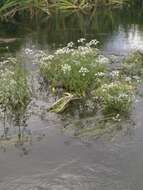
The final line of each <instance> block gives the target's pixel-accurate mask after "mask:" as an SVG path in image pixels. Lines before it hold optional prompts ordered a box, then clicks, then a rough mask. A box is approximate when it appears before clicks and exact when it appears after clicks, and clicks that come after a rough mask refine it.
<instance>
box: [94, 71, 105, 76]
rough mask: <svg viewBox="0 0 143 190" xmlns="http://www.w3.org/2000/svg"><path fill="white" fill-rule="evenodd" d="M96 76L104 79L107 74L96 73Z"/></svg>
mask: <svg viewBox="0 0 143 190" xmlns="http://www.w3.org/2000/svg"><path fill="white" fill-rule="evenodd" d="M95 76H96V77H104V76H105V73H104V72H97V73H95Z"/></svg>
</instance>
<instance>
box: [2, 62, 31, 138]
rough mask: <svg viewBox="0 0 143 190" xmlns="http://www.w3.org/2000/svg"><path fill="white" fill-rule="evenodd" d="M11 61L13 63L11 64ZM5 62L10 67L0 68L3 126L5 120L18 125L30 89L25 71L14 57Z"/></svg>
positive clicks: (25, 106) (26, 104)
mask: <svg viewBox="0 0 143 190" xmlns="http://www.w3.org/2000/svg"><path fill="white" fill-rule="evenodd" d="M12 61H13V62H14V63H15V65H12ZM5 63H6V64H10V63H11V67H4V68H2V69H0V73H1V74H0V109H1V114H2V115H3V116H4V128H5V124H6V120H7V122H9V120H10V121H12V122H13V123H14V126H18V127H19V135H20V133H21V132H20V127H21V122H22V119H23V118H24V113H25V111H26V109H27V106H28V104H29V102H30V96H31V95H30V90H29V87H28V84H27V79H26V73H25V72H24V71H23V70H22V68H20V65H18V62H17V60H16V59H13V58H9V59H8V60H6V61H5ZM4 132H5V131H4Z"/></svg>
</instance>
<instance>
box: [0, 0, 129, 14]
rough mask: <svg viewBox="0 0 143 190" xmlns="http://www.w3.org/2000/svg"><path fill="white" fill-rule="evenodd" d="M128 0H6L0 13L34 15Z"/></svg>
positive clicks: (112, 4)
mask: <svg viewBox="0 0 143 190" xmlns="http://www.w3.org/2000/svg"><path fill="white" fill-rule="evenodd" d="M127 2H128V1H127V0H108V1H106V0H93V1H91V0H78V1H75V0H58V1H48V0H21V1H19V0H6V1H2V2H1V3H0V14H1V16H2V17H13V16H15V15H17V14H19V15H22V14H25V13H30V16H31V17H33V16H35V15H38V14H39V13H46V14H51V10H55V9H56V10H89V11H90V10H91V9H92V8H96V7H107V6H111V7H117V6H121V5H123V4H124V3H127Z"/></svg>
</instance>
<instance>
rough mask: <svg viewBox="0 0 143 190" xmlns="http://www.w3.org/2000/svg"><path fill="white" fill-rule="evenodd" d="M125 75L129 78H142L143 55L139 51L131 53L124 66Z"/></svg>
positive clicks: (124, 61)
mask: <svg viewBox="0 0 143 190" xmlns="http://www.w3.org/2000/svg"><path fill="white" fill-rule="evenodd" d="M122 71H123V73H125V74H127V75H129V76H131V77H132V76H135V75H137V76H141V75H142V74H143V54H142V53H141V52H139V51H136V52H134V53H130V54H129V55H128V56H127V57H126V58H125V59H124V60H123V64H122Z"/></svg>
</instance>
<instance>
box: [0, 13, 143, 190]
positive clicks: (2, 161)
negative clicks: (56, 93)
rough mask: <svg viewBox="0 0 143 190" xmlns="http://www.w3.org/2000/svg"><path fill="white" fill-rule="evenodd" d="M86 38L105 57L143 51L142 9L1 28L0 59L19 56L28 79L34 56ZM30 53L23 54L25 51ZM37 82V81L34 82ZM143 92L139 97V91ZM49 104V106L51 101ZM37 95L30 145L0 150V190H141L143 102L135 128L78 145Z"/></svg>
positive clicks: (138, 106) (137, 106) (30, 123)
mask: <svg viewBox="0 0 143 190" xmlns="http://www.w3.org/2000/svg"><path fill="white" fill-rule="evenodd" d="M81 37H84V38H86V39H87V40H90V39H93V38H96V39H97V40H99V41H100V48H101V49H102V50H103V51H104V52H105V53H106V54H115V55H125V54H127V53H128V52H130V51H133V50H136V49H138V50H140V51H143V22H142V12H141V11H140V10H130V11H128V10H120V11H117V10H116V11H113V12H112V11H111V10H109V11H107V10H106V11H104V12H103V11H100V12H96V13H93V14H88V15H83V14H79V13H71V14H60V15H56V16H54V17H50V18H49V17H48V18H44V19H43V20H41V22H39V21H38V20H34V21H32V20H28V19H27V20H26V19H25V21H22V24H21V20H16V21H14V22H11V23H6V24H0V38H8V39H10V38H16V40H15V41H13V42H11V43H5V42H1V43H0V51H1V54H4V55H7V54H10V53H12V54H14V55H17V56H21V57H22V59H23V63H24V65H25V67H26V68H28V70H29V72H30V73H31V74H32V73H33V72H35V71H36V69H37V67H35V64H34V63H35V61H36V60H35V54H36V53H37V52H39V51H40V50H45V49H47V50H49V51H52V50H55V49H57V48H59V47H61V46H63V45H65V44H66V43H67V42H70V41H73V42H76V41H77V39H79V38H81ZM26 48H29V49H32V51H33V54H32V55H27V54H25V49H26ZM36 82H37V81H36ZM141 93H142V92H141ZM50 101H52V100H51V99H50ZM50 101H49V99H47V97H46V96H45V97H41V96H40V94H39V95H38V96H37V97H36V98H35V100H34V106H35V107H34V108H35V112H34V113H33V114H32V116H31V118H30V119H29V120H28V129H27V131H28V132H29V133H32V136H31V140H30V142H29V143H26V144H24V145H21V146H20V145H19V146H18V145H17V146H16V147H14V146H8V147H6V148H4V147H3V146H2V147H1V151H0V190H29V189H30V190H71V189H74V190H84V189H85V190H88V189H89V190H141V189H142V188H143V181H142V177H143V164H142V163H143V128H142V127H143V117H142V116H143V101H142V99H141V98H140V97H138V101H137V102H136V103H135V105H134V109H133V112H132V119H133V120H134V122H135V128H132V126H130V128H129V130H126V131H121V132H120V135H117V136H115V137H114V138H113V139H112V140H111V139H110V141H109V140H107V139H106V140H104V139H99V140H96V141H94V140H91V141H89V140H87V141H86V139H85V140H84V142H83V141H81V140H80V139H77V138H75V137H72V136H70V135H66V134H65V133H63V132H62V131H61V128H62V127H63V126H64V124H65V123H64V121H63V119H62V116H60V115H56V114H51V113H47V112H46V111H45V110H46V108H47V106H48V105H49V104H50V103H51V102H50Z"/></svg>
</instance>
